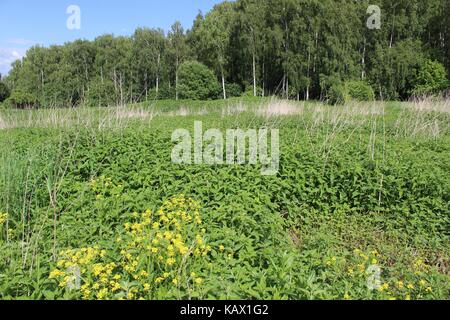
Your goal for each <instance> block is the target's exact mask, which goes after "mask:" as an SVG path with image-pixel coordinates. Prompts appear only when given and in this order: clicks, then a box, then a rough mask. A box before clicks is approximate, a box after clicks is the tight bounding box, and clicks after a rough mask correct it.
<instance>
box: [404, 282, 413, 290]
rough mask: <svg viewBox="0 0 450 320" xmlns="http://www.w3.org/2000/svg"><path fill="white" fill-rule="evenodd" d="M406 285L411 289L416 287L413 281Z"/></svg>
mask: <svg viewBox="0 0 450 320" xmlns="http://www.w3.org/2000/svg"><path fill="white" fill-rule="evenodd" d="M406 287H407V288H408V289H410V290H412V289H414V285H413V284H412V283H409V284H408V285H407V286H406Z"/></svg>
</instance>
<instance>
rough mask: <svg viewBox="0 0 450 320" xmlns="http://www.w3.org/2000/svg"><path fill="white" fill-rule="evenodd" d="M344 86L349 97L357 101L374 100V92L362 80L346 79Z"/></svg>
mask: <svg viewBox="0 0 450 320" xmlns="http://www.w3.org/2000/svg"><path fill="white" fill-rule="evenodd" d="M344 86H345V89H346V91H347V93H348V95H349V97H350V98H351V99H354V100H358V101H373V100H375V92H374V91H373V89H372V87H371V86H369V85H368V84H367V83H365V82H364V81H348V82H346V83H345V84H344Z"/></svg>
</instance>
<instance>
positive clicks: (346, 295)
mask: <svg viewBox="0 0 450 320" xmlns="http://www.w3.org/2000/svg"><path fill="white" fill-rule="evenodd" d="M344 300H352V298H351V297H350V296H349V295H348V294H347V293H346V294H345V295H344Z"/></svg>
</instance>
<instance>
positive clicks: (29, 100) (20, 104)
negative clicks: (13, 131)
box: [5, 91, 39, 109]
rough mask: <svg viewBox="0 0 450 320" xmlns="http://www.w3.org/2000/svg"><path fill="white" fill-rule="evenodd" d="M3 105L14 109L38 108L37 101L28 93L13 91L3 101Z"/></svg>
mask: <svg viewBox="0 0 450 320" xmlns="http://www.w3.org/2000/svg"><path fill="white" fill-rule="evenodd" d="M5 104H6V105H7V106H9V107H12V108H16V109H33V108H38V107H39V102H38V99H37V98H36V97H35V96H34V95H33V94H30V93H27V92H23V91H15V92H13V93H12V94H11V96H10V97H9V98H8V99H6V100H5Z"/></svg>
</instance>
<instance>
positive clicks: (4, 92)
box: [0, 81, 11, 102]
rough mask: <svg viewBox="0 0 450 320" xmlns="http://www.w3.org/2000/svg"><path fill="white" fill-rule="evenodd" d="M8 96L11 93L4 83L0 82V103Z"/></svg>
mask: <svg viewBox="0 0 450 320" xmlns="http://www.w3.org/2000/svg"><path fill="white" fill-rule="evenodd" d="M10 94H11V92H10V91H9V88H8V86H7V85H6V84H5V83H4V82H1V81H0V102H3V101H5V100H6V99H7V98H8V97H9V95H10Z"/></svg>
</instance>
